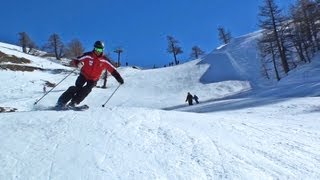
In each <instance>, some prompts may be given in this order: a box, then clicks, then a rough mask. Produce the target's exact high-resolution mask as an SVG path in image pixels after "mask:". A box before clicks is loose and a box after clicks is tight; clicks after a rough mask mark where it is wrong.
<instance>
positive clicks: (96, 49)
mask: <svg viewBox="0 0 320 180" xmlns="http://www.w3.org/2000/svg"><path fill="white" fill-rule="evenodd" d="M94 50H95V51H97V52H99V53H102V52H103V48H94Z"/></svg>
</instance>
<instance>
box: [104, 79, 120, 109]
mask: <svg viewBox="0 0 320 180" xmlns="http://www.w3.org/2000/svg"><path fill="white" fill-rule="evenodd" d="M120 86H121V84H119V86H118V87H117V88H116V89H115V90H114V91H113V93H112V94H111V95H110V97H109V98H108V99H107V101H106V102H105V103H104V104H102V107H104V105H106V104H107V102H108V101H109V100H110V99H111V97H112V96H113V95H114V93H115V92H116V91H117V90H118V89H119V87H120Z"/></svg>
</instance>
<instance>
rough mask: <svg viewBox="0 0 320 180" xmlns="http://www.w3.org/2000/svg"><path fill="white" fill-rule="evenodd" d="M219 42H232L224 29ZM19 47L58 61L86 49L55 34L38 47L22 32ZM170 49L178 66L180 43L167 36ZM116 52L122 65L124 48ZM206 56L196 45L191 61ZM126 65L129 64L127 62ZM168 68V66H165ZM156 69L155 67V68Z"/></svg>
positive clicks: (79, 53) (81, 52)
mask: <svg viewBox="0 0 320 180" xmlns="http://www.w3.org/2000/svg"><path fill="white" fill-rule="evenodd" d="M218 33H219V40H220V41H221V42H222V43H224V44H227V43H229V42H230V39H231V34H230V32H227V31H226V30H225V29H224V28H223V27H219V28H218ZM18 35H19V45H20V46H21V47H22V51H23V52H24V53H28V54H36V53H37V51H35V50H36V49H42V50H44V51H46V52H47V53H49V54H51V55H52V56H54V57H55V58H56V59H57V60H61V58H63V57H66V58H75V57H78V56H80V55H82V54H83V52H84V50H85V49H84V47H83V45H82V43H81V42H80V41H79V40H78V39H73V40H71V41H70V42H69V43H67V44H64V43H63V41H62V39H61V37H60V36H59V35H58V34H57V33H53V34H51V35H50V36H49V38H48V41H47V42H46V44H45V45H43V46H42V47H40V48H39V47H38V46H37V45H36V44H35V43H34V41H33V40H32V39H31V38H30V36H29V35H28V34H27V33H26V32H20V33H19V34H18ZM167 41H168V47H167V52H168V53H169V54H172V55H173V62H169V64H168V65H169V66H173V65H177V64H179V63H180V61H179V59H178V57H177V56H178V55H179V54H182V53H183V50H182V48H181V46H180V45H179V41H178V40H176V39H175V38H174V37H173V36H169V35H168V36H167ZM114 52H116V53H117V54H118V62H117V63H118V65H120V64H121V63H120V54H121V53H122V52H123V49H122V48H117V49H116V50H115V51H114ZM204 54H205V51H203V50H202V49H201V48H200V47H199V46H198V45H194V46H193V47H192V48H191V54H190V58H191V59H198V58H200V57H201V56H203V55H204ZM126 65H128V63H127V62H126ZM165 66H166V65H165ZM154 68H155V66H154Z"/></svg>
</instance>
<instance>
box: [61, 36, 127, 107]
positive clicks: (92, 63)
mask: <svg viewBox="0 0 320 180" xmlns="http://www.w3.org/2000/svg"><path fill="white" fill-rule="evenodd" d="M103 50H104V44H103V42H102V41H96V42H95V43H94V49H93V50H92V51H90V52H86V53H84V54H83V55H82V56H80V57H78V58H77V59H75V60H73V63H74V65H75V66H76V67H78V68H80V69H81V70H80V75H79V76H78V78H77V80H76V82H75V86H70V87H69V88H68V89H67V91H65V92H64V93H63V94H62V95H61V96H60V97H59V99H58V102H57V105H56V106H57V107H59V108H63V107H65V106H66V105H67V103H68V102H69V101H71V102H70V103H69V104H68V106H71V107H74V106H76V105H77V104H79V103H80V102H82V101H83V100H84V99H85V98H86V97H87V95H88V94H89V93H90V92H91V90H92V88H93V87H94V86H95V85H96V84H97V81H98V80H99V78H100V76H101V73H102V71H103V70H105V69H106V70H107V71H109V72H110V73H111V75H112V76H113V77H114V78H115V79H116V80H117V81H118V82H119V83H120V84H123V83H124V81H123V79H122V77H121V76H120V74H119V73H118V71H117V70H116V69H115V67H114V66H113V65H112V64H111V63H110V62H109V61H108V58H107V57H106V56H105V55H104V53H103Z"/></svg>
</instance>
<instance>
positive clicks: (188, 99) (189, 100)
mask: <svg viewBox="0 0 320 180" xmlns="http://www.w3.org/2000/svg"><path fill="white" fill-rule="evenodd" d="M192 99H193V97H192V95H191V94H190V92H188V95H187V98H186V102H187V101H188V103H189V106H191V105H192Z"/></svg>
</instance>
